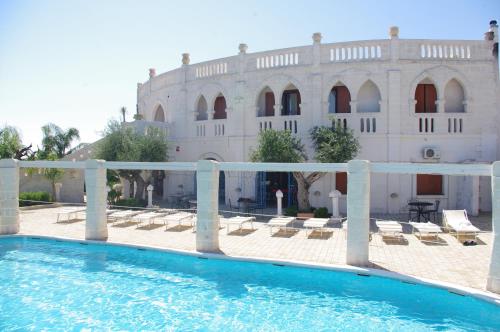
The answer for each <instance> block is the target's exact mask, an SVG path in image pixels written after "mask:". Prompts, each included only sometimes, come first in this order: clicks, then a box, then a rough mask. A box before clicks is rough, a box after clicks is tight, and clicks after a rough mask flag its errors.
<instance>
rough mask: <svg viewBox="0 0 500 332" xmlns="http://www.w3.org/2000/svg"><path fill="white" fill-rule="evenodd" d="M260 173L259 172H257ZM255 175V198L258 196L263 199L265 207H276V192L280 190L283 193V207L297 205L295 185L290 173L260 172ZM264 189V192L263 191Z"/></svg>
mask: <svg viewBox="0 0 500 332" xmlns="http://www.w3.org/2000/svg"><path fill="white" fill-rule="evenodd" d="M259 173H261V172H259ZM259 173H258V174H257V181H258V182H257V184H260V186H258V187H257V188H258V190H260V192H259V191H256V192H257V197H259V194H260V195H261V196H262V197H265V199H264V201H265V204H266V206H270V207H271V206H272V207H275V206H276V192H277V191H278V190H281V192H282V193H283V201H282V202H283V207H288V206H291V205H295V204H297V184H296V181H295V178H294V177H293V175H292V173H286V172H266V173H264V172H262V173H261V174H262V175H259ZM263 189H264V190H263Z"/></svg>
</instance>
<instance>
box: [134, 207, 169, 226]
mask: <svg viewBox="0 0 500 332" xmlns="http://www.w3.org/2000/svg"><path fill="white" fill-rule="evenodd" d="M167 214H168V213H166V212H156V211H152V212H145V213H141V214H137V215H135V216H133V217H132V221H136V222H137V228H139V226H140V225H142V223H146V222H147V223H148V224H149V225H150V226H151V224H154V223H155V220H156V219H159V218H161V217H164V216H166V215H167Z"/></svg>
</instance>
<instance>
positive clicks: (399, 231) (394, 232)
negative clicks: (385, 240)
mask: <svg viewBox="0 0 500 332" xmlns="http://www.w3.org/2000/svg"><path fill="white" fill-rule="evenodd" d="M375 224H376V225H377V227H378V233H379V234H380V235H381V236H382V237H393V238H398V239H402V238H403V226H401V224H400V223H399V222H397V221H394V220H376V221H375Z"/></svg>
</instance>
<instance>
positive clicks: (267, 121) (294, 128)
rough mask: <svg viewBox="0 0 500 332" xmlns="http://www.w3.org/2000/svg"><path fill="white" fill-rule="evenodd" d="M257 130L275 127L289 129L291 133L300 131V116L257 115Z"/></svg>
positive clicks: (276, 128)
mask: <svg viewBox="0 0 500 332" xmlns="http://www.w3.org/2000/svg"><path fill="white" fill-rule="evenodd" d="M257 119H258V123H259V124H258V128H257V129H258V131H259V132H261V131H263V130H268V129H275V130H290V131H291V132H292V133H293V134H297V133H299V131H300V118H297V117H296V116H293V115H292V116H276V117H257Z"/></svg>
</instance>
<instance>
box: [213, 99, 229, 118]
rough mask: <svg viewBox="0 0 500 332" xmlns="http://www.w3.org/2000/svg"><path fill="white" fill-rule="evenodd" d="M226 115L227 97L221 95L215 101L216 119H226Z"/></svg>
mask: <svg viewBox="0 0 500 332" xmlns="http://www.w3.org/2000/svg"><path fill="white" fill-rule="evenodd" d="M226 117H227V116H226V98H224V97H222V96H219V97H217V98H216V99H215V103H214V119H225V118H226Z"/></svg>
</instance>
